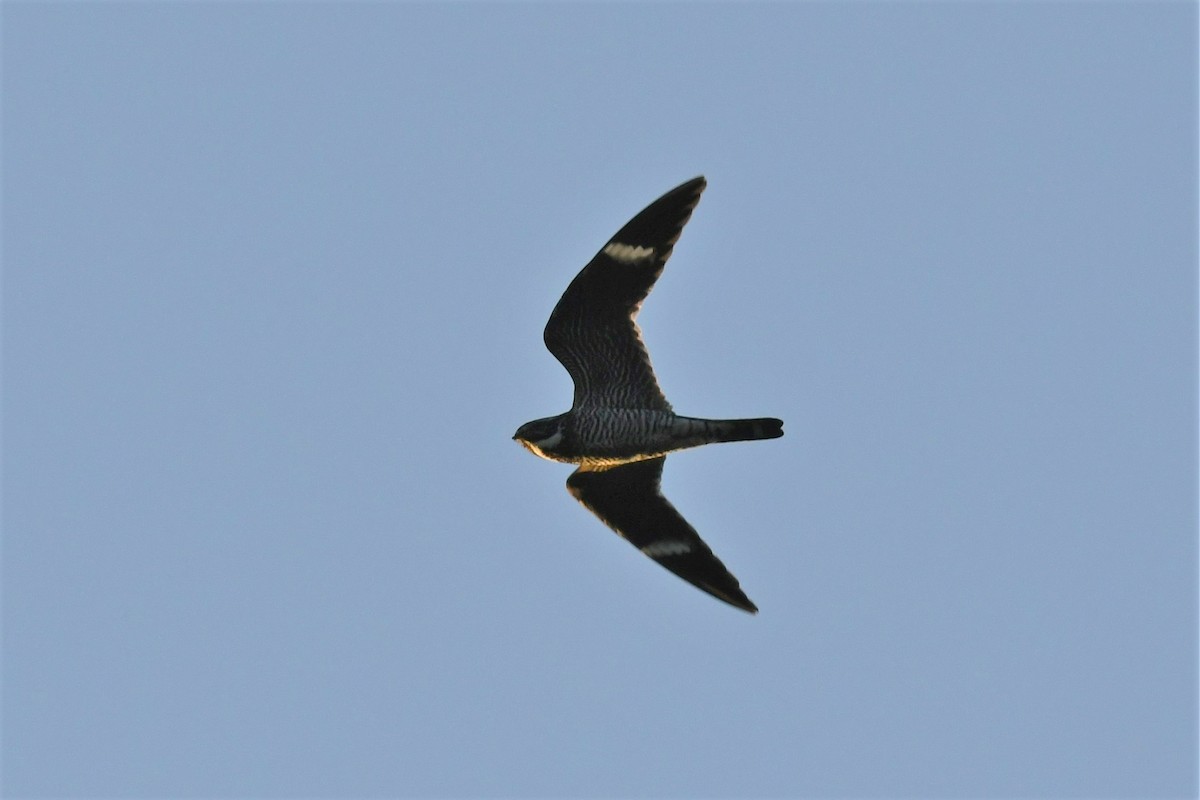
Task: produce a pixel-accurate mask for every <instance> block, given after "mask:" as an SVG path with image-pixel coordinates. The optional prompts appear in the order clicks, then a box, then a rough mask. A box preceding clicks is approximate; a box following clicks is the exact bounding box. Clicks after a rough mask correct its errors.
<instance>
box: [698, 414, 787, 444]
mask: <svg viewBox="0 0 1200 800" xmlns="http://www.w3.org/2000/svg"><path fill="white" fill-rule="evenodd" d="M708 424H709V430H710V431H712V432H713V433H714V434H716V436H717V438H716V440H715V441H718V442H745V441H750V440H752V439H778V438H779V437H780V436H783V420H781V419H775V418H774V417H759V418H757V419H718V420H708Z"/></svg>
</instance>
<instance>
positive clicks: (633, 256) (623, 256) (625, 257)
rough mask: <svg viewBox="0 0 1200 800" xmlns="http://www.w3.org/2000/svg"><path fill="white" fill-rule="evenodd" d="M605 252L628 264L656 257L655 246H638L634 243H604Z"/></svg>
mask: <svg viewBox="0 0 1200 800" xmlns="http://www.w3.org/2000/svg"><path fill="white" fill-rule="evenodd" d="M604 254H605V255H606V256H608V257H610V258H614V259H616V260H617V261H621V262H624V263H626V264H636V263H638V262H639V261H645V260H646V259H648V258H653V257H654V248H653V247H638V246H637V245H632V244H621V243H620V242H609V243H608V244H606V245H604Z"/></svg>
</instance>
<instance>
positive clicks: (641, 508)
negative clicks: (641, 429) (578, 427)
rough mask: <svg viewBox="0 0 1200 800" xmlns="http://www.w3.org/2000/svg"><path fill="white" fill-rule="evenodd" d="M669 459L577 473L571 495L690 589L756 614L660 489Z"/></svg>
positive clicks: (569, 485) (735, 582) (570, 483)
mask: <svg viewBox="0 0 1200 800" xmlns="http://www.w3.org/2000/svg"><path fill="white" fill-rule="evenodd" d="M664 461H666V457H665V456H659V457H658V458H651V459H647V460H645V461H634V462H633V463H630V464H623V465H621V466H619V467H613V468H611V469H606V470H602V471H587V470H584V469H578V470H576V471H575V472H573V473H571V477H569V478H567V491H568V492H570V493H571V495H572V496H574V498H575V499H576V500H578V501H579V502H581V503H583V505H584V506H586V507H587V509H588V510H589V511H591V512H592V513H593V514H595V515H596V516H597V517H599V518H600V520H601V521H602V522H603V523H604V524H605V525H607V526H608V527H610V528H612V529H613V530H614V531H616V532H617V533H619V534H620V535H621V536H622V537H624V538H625V539H626V540H628V541H629V543H630V544H632V545H633V546H634V547H636V548H638V549H639V550H641V551H642V552H643V553H644V554H645V555H647V556H649V557H650V558H653V559H654V560H655V561H657V562H658V563H659V564H661V565H663V566H664V567H666V568H667V569H669V570H671V572H674V573H675V574H676V575H678V576H679V577H681V578H683V579H684V580H685V581H687V582H688V583H690V584H692V585H693V586H696V587H698V588H700V589H703V590H704V591H706V592H708V593H709V594H711V595H712V596H714V597H716V598H718V599H720V600H724V601H725V602H726V603H729V604H730V605H732V606H736V607H737V608H740V609H742V610H743V611H749V612H750V613H752V614H753V613H754V612H756V611H758V607H757V606H755V605H754V603H752V602H750V598H749V597H746V594H745V593H744V592H743V591H742V589H741V586H740V585H739V584H738V580H737V578H735V577H733V575H731V574H730V573H729V570H727V569H726V568H725V565H724V564H722V563H721V561H720V559H718V558H717V557H716V556H714V555H713V552H712V550H709V549H708V545H706V544H705V543H704V541H703V540H702V539H701V538H700V536H699V534H697V533H696V529H695V528H693V527H692V526H691V525H689V524H688V522H687V520H685V519H684V518H683V517H682V516H680V514H679V512H678V511H676V510H675V506H673V505H671V503H670V501H668V500H667V498H665V497H663V495H662V491H661V489H660V487H659V481H660V479H661V478H662V469H663V462H664Z"/></svg>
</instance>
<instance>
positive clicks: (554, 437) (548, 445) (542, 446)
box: [518, 430, 563, 461]
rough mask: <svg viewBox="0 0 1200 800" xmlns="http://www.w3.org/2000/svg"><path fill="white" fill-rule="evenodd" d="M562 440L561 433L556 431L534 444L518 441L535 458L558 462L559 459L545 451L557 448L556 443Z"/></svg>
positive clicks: (526, 440) (522, 440) (525, 440)
mask: <svg viewBox="0 0 1200 800" xmlns="http://www.w3.org/2000/svg"><path fill="white" fill-rule="evenodd" d="M562 438H563V435H562V431H561V430H558V431H555V432H554V433H552V434H551V435H550V436H547V437H546V438H545V439H539V440H538V441H536V442H531V441H529V440H528V439H519V440H518V441H519V442H520V443H521V444H523V445H524V446H525V447H526V448H528V450H529V452H531V453H533V454H534V455H535V456H541V457H542V458H544V459H546V460H547V461H559V460H560V459H558V458H555V457H554V456H552V455H550V454H548V453H547V452H546V450H550V449H553V448H555V447H557V446H558V443H559V442H561V441H562Z"/></svg>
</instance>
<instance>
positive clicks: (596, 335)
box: [544, 177, 706, 411]
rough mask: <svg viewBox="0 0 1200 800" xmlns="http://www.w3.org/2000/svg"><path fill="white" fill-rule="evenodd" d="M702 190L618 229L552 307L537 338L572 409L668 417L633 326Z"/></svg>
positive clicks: (674, 193) (691, 189) (683, 190)
mask: <svg viewBox="0 0 1200 800" xmlns="http://www.w3.org/2000/svg"><path fill="white" fill-rule="evenodd" d="M705 185H706V183H705V181H704V178H703V177H700V178H693V179H692V180H690V181H688V182H687V183H685V184H683V185H681V186H677V187H675V188H674V189H672V190H671V191H669V192H667V193H666V194H664V195H663V196H662V197H660V198H658V199H657V200H655V201H654V202H653V203H651V204H650V205H648V206H647V207H646V208H645V209H643V210H642V212H641V213H639V214H638V215H637V216H636V217H634V218H633V219H631V220H630V221H629V222H627V223H625V226H624V227H623V228H621V230H619V231H617V233H616V235H615V236H613V237H612V238H611V239H609V240H608V242H607V243H606V244H605V245H604V247H602V248H600V252H598V253H596V256H595V257H594V258H593V259H592V260H591V261H590V262H588V265H587V266H586V267H584V268H583V270H582V271H581V272H580V273H579V274H578V275H576V276H575V279H574V280H573V281H571V284H570V285H569V286H568V287H567V290H566V291H565V292H563V296H562V298H561V299H560V300H559V301H558V305H556V306H555V307H554V311H553V312H552V313H551V314H550V321H549V322H547V323H546V331H545V334H544V338H545V340H546V347H547V348H549V350H550V352H551V353H553V354H554V357H555V358H557V359H558V360H559V361H561V362H562V365H563V366H564V367H566V368H567V372H569V373H571V379H572V380H573V381H574V382H575V402H574V407H576V408H579V407H581V406H603V407H606V408H648V409H657V410H662V411H669V410H671V404H670V403H668V402H667V398H666V397H664V396H663V393H662V390H661V389H659V388H658V381H657V380H655V378H654V370H653V369H652V368H651V366H650V354H649V353H647V352H646V346H645V345H644V344H643V343H642V334H641V331H640V330H638V326H637V323H636V322H634V318H635V317H636V316H637V313H638V309H639V308H640V307H641V305H642V301H643V300H645V299H646V295H648V294H649V293H650V289H651V287H653V286H654V282H655V281H656V280H658V276H659V275H661V274H662V271H663V266H664V265H665V264H666V263H667V259H668V258H670V256H671V250H672V248H674V246H675V242H676V240H678V239H679V234H680V233H682V232H683V226H684V225H686V224H687V221H688V218H689V217H691V215H692V209H694V208H695V207H696V203H698V202H699V201H700V193H701V192H703V191H704V187H705Z"/></svg>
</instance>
